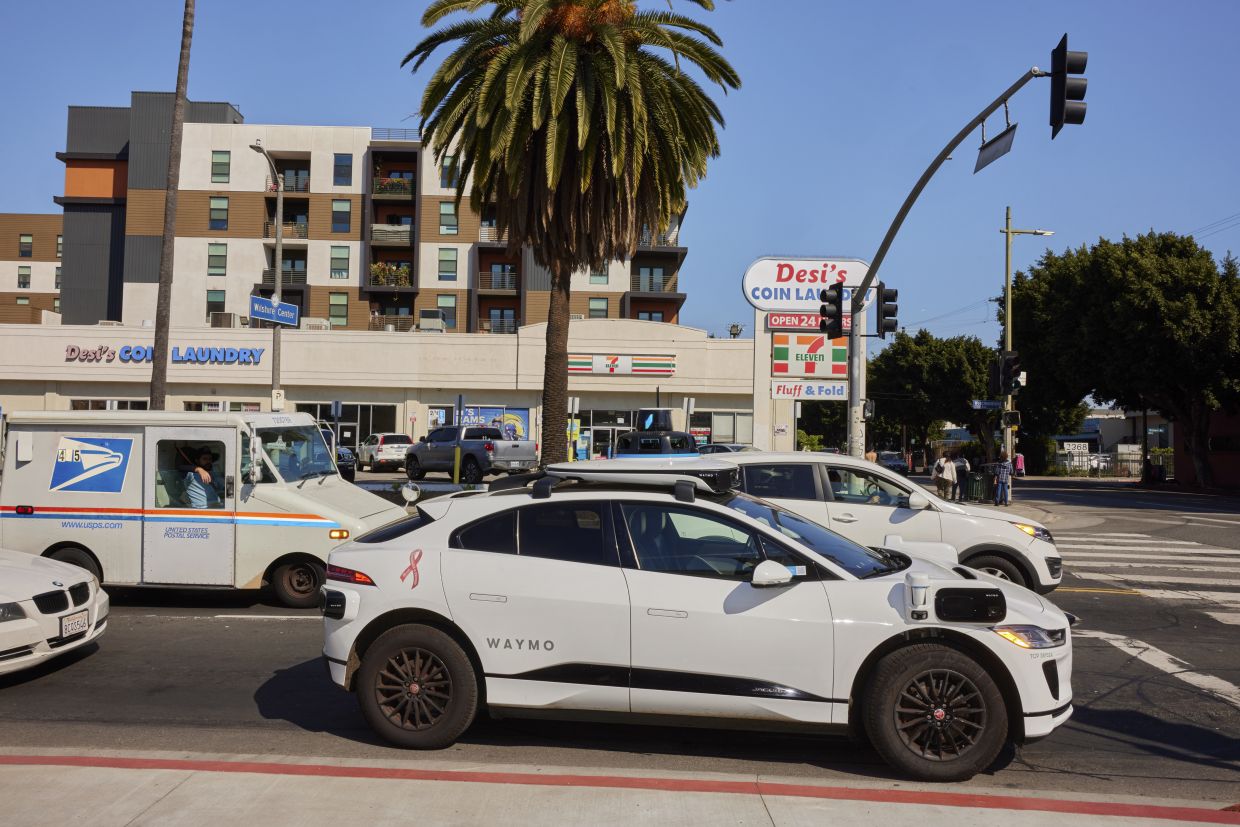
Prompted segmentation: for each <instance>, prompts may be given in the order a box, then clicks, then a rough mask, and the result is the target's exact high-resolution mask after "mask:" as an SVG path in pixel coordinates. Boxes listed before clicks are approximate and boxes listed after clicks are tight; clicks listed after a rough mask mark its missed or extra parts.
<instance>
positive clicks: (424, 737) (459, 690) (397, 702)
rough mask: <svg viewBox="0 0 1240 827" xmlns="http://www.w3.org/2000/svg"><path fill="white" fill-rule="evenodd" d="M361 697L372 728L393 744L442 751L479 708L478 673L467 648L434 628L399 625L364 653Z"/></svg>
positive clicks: (359, 694)
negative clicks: (464, 648) (470, 659)
mask: <svg viewBox="0 0 1240 827" xmlns="http://www.w3.org/2000/svg"><path fill="white" fill-rule="evenodd" d="M357 677H358V682H357V698H358V703H359V704H360V705H361V707H362V715H363V716H365V718H366V721H367V723H369V724H370V726H371V728H372V729H373V730H374V731H375V732H376V733H378V734H379V735H380V736H382V737H383V738H385V739H387V740H388V741H391V742H392V743H393V744H396V745H398V746H402V747H408V748H411V749H443V748H444V747H447V746H450V745H452V744H453V743H455V742H456V739H457V738H459V737H460V735H461V733H463V732H464V731H465V730H466V729H467V728H468V727H469V725H470V724H471V723H472V722H473V720H474V715H475V714H476V713H477V710H478V676H477V674H476V673H475V672H474V667H473V664H472V663H470V661H469V657H468V656H467V655H466V654H465V652H464V650H462V649H461V647H460V646H459V645H458V644H457V642H456V641H454V640H453V639H452V638H451V637H449V636H448V635H446V634H444V633H443V632H441V631H439V630H438V629H434V628H431V627H430V626H420V625H408V626H397V627H396V628H395V629H391V630H389V631H387V632H385V633H384V634H383V635H382V636H380V638H379V639H378V640H376V641H375V642H374V643H373V644H372V645H371V646H370V648H369V649H367V650H366V654H365V655H364V656H363V657H362V665H361V668H360V669H359V670H358V675H357Z"/></svg>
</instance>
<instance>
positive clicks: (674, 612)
mask: <svg viewBox="0 0 1240 827" xmlns="http://www.w3.org/2000/svg"><path fill="white" fill-rule="evenodd" d="M646 614H648V615H650V616H651V617H688V616H689V613H688V612H682V611H680V610H679V609H647V610H646Z"/></svg>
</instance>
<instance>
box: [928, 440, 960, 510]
mask: <svg viewBox="0 0 1240 827" xmlns="http://www.w3.org/2000/svg"><path fill="white" fill-rule="evenodd" d="M930 479H932V480H934V484H935V486H936V487H937V488H938V490H939V496H940V497H942V498H943V499H945V500H946V499H948V496H949V494H950V493H951V490H952V487H953V486H955V484H956V463H955V462H953V461H952V458H951V456H949V455H948V453H947V452H946V451H944V452H943V453H941V454H939V458H938V459H937V460H936V461H935V463H934V470H933V471H931V473H930Z"/></svg>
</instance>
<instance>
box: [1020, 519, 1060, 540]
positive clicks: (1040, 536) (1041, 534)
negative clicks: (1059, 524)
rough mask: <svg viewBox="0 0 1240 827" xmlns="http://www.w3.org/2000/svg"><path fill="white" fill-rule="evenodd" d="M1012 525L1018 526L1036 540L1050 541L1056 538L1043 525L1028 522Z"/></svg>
mask: <svg viewBox="0 0 1240 827" xmlns="http://www.w3.org/2000/svg"><path fill="white" fill-rule="evenodd" d="M1012 525H1014V526H1016V527H1017V528H1019V529H1020V530H1021V531H1023V532H1025V533H1026V534H1028V535H1029V536H1030V537H1032V538H1033V539H1035V540H1045V541H1046V542H1048V543H1053V542H1055V541H1054V539H1052V538H1051V533H1050V532H1049V531H1047V530H1046V529H1044V528H1042V527H1041V526H1034V525H1028V524H1026V523H1012Z"/></svg>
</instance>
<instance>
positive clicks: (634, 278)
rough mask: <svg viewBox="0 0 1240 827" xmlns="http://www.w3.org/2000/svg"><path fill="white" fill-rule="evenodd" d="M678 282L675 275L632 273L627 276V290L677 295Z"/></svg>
mask: <svg viewBox="0 0 1240 827" xmlns="http://www.w3.org/2000/svg"><path fill="white" fill-rule="evenodd" d="M678 281H679V279H678V277H677V274H675V273H672V274H670V275H662V276H658V275H645V276H643V275H640V274H637V273H634V274H632V275H630V276H629V290H631V291H633V292H637V293H678V292H680V291H679V290H677V286H678V285H677V282H678Z"/></svg>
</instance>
